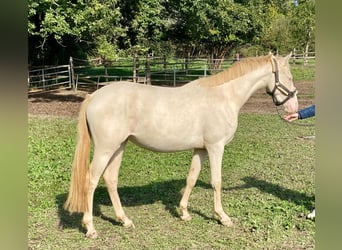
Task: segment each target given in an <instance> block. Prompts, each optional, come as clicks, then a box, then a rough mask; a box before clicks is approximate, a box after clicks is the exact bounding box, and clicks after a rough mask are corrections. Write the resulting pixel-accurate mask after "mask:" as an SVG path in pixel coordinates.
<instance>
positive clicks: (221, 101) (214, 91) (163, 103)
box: [64, 55, 298, 238]
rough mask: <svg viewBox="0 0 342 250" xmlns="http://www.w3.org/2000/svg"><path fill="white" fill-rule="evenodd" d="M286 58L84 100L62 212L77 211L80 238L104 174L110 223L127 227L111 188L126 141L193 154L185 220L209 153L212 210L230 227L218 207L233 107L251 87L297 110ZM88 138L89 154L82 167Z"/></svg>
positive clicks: (234, 120) (113, 89) (109, 90)
mask: <svg viewBox="0 0 342 250" xmlns="http://www.w3.org/2000/svg"><path fill="white" fill-rule="evenodd" d="M289 57H290V55H289V56H287V57H275V56H273V55H268V56H263V57H256V58H246V59H244V60H242V61H239V62H236V63H235V64H233V66H232V67H230V68H229V69H227V70H225V71H223V72H221V73H219V74H216V75H213V76H210V77H207V78H201V79H198V80H195V81H192V82H190V83H188V84H186V85H184V86H182V87H177V88H167V87H156V86H148V85H142V84H136V83H131V82H116V83H113V84H110V85H107V86H105V87H103V88H101V89H99V90H97V91H95V92H94V93H93V94H91V95H88V96H87V97H86V98H85V100H84V102H83V103H82V106H81V109H80V113H79V122H78V142H77V147H76V151H75V157H74V162H73V168H72V174H71V186H70V191H69V196H68V199H67V201H66V203H65V205H64V207H65V208H66V209H67V210H69V211H70V212H82V213H84V216H83V224H84V226H85V227H86V229H87V233H86V235H87V236H88V237H90V238H93V237H96V236H97V233H96V231H95V228H94V225H93V215H92V213H93V196H94V191H95V189H96V186H97V185H98V181H99V178H100V177H101V175H102V174H103V178H104V180H105V183H106V186H107V188H108V192H109V195H110V198H111V201H112V204H113V207H114V212H115V216H116V219H117V220H118V221H120V222H122V223H123V225H124V226H125V227H131V226H132V227H134V224H133V222H132V221H131V220H130V219H129V218H128V217H127V216H126V214H125V212H124V210H123V208H122V206H121V202H120V198H119V195H118V189H117V185H118V174H119V168H120V163H121V159H122V155H123V152H124V148H125V145H126V143H127V141H128V140H130V141H132V142H134V143H136V144H137V145H139V146H141V147H144V148H147V149H150V150H153V151H159V152H175V151H181V150H189V149H194V153H193V158H192V162H191V167H190V171H189V174H188V177H187V180H186V187H185V190H184V193H183V196H182V199H181V201H180V213H181V219H182V220H186V221H187V220H190V219H191V216H190V214H189V212H188V210H187V205H188V200H189V196H190V192H191V190H192V188H193V187H194V186H195V183H196V180H197V178H198V175H199V172H200V169H201V166H202V164H203V162H204V161H205V159H206V156H207V155H209V163H210V170H211V185H212V187H213V189H214V211H215V214H216V215H217V216H218V217H219V220H220V222H221V223H222V224H223V225H225V226H231V225H232V221H231V219H230V218H229V217H228V215H227V214H226V213H225V212H224V211H223V208H222V205H221V164H222V155H223V151H224V146H225V145H226V144H227V143H229V142H230V141H231V140H232V139H233V136H234V133H235V131H236V128H237V126H238V113H239V110H240V108H241V107H242V105H243V104H244V103H245V102H246V101H247V100H248V98H249V97H250V96H251V95H252V94H253V93H254V92H255V91H256V90H257V89H260V88H265V89H266V91H267V92H268V93H269V94H270V95H271V96H272V98H273V101H274V103H275V104H276V105H281V104H284V107H285V110H286V111H287V112H289V113H293V112H296V111H297V109H298V103H297V96H296V89H295V87H294V84H293V81H292V75H291V72H290V69H289V63H288V60H289ZM91 140H92V141H93V143H94V155H93V160H92V162H91V164H90V167H88V166H89V156H90V145H91Z"/></svg>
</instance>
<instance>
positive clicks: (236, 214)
mask: <svg viewBox="0 0 342 250" xmlns="http://www.w3.org/2000/svg"><path fill="white" fill-rule="evenodd" d="M313 134H314V128H313V127H299V126H292V125H289V124H286V123H283V122H282V121H281V120H280V119H279V118H278V117H277V116H275V115H251V114H241V115H240V120H239V127H238V130H237V132H236V134H235V138H234V140H233V141H232V142H231V143H230V144H229V145H227V147H226V149H225V154H224V159H223V171H222V186H223V191H222V200H223V206H224V209H225V210H226V212H227V214H228V215H230V217H231V218H232V219H233V222H234V226H233V227H232V228H226V227H223V226H222V225H220V224H219V223H218V222H217V220H216V219H215V218H214V216H213V191H212V189H211V186H210V184H209V183H210V175H209V166H208V163H206V165H205V167H203V169H202V171H201V174H200V177H199V180H198V182H197V185H196V187H195V188H194V190H193V192H192V195H191V197H190V204H189V210H190V213H191V215H192V217H193V219H192V220H191V221H190V222H183V221H181V220H180V218H179V214H178V208H177V207H178V203H179V201H180V192H181V190H182V188H183V187H184V185H185V178H186V175H187V172H188V165H189V163H190V160H191V152H179V153H174V154H160V153H153V152H150V151H147V150H144V149H141V148H139V147H137V146H135V145H133V144H131V143H129V144H128V145H127V148H126V151H125V155H124V159H123V162H122V167H121V171H120V177H119V193H120V196H121V201H122V204H123V206H124V209H125V211H126V214H127V215H128V216H129V217H130V218H131V219H132V220H133V221H134V223H135V226H136V228H135V229H125V228H123V227H122V226H121V225H119V224H118V223H117V222H116V221H115V220H114V216H113V209H112V206H111V203H110V200H109V197H108V194H107V191H106V188H105V186H104V184H103V181H102V180H101V183H100V185H99V187H98V188H97V190H96V193H95V198H94V210H95V216H94V223H95V227H96V229H97V231H98V233H99V237H98V238H97V239H94V240H90V239H87V238H86V237H85V235H84V229H83V228H82V227H81V219H82V217H81V215H80V214H74V215H69V214H68V213H67V212H66V211H64V210H63V208H62V206H63V203H64V201H65V199H66V196H67V191H68V188H69V178H70V169H71V162H72V158H73V153H74V146H75V138H76V121H75V120H74V119H69V118H53V117H45V118H42V117H29V145H28V152H29V159H28V177H29V194H28V197H29V198H28V199H29V204H28V206H29V208H28V225H29V229H28V232H29V233H28V242H29V249H314V245H315V239H314V235H315V223H314V222H313V221H311V220H307V219H305V215H306V214H307V213H309V212H310V209H311V208H312V207H313V206H314V199H315V195H314V177H315V175H314V169H315V167H314V162H315V160H314V158H315V143H314V141H312V140H306V139H302V137H303V136H308V135H313Z"/></svg>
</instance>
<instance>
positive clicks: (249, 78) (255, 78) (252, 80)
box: [224, 68, 272, 110]
mask: <svg viewBox="0 0 342 250" xmlns="http://www.w3.org/2000/svg"><path fill="white" fill-rule="evenodd" d="M267 70H268V69H267V68H265V69H260V73H257V72H253V73H251V74H247V75H245V76H242V77H239V78H237V79H234V80H232V81H230V82H228V83H225V84H224V88H226V89H227V91H226V93H228V95H229V97H228V98H229V100H228V101H229V102H231V101H233V102H234V103H235V106H236V108H237V109H238V110H240V108H241V107H242V106H243V105H244V104H245V103H246V102H247V101H248V99H249V98H250V97H251V96H252V95H253V93H255V92H256V91H257V90H258V89H261V88H266V86H267V83H268V82H269V81H270V80H271V77H272V75H271V74H270V73H269V71H267Z"/></svg>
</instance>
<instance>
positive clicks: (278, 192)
mask: <svg viewBox="0 0 342 250" xmlns="http://www.w3.org/2000/svg"><path fill="white" fill-rule="evenodd" d="M242 180H243V181H244V182H245V184H244V185H241V186H237V187H232V188H227V189H225V190H237V189H246V188H257V189H259V190H260V191H261V192H264V193H269V194H272V195H274V196H276V197H278V198H279V199H281V200H285V201H289V202H292V203H294V204H296V205H300V206H305V208H306V209H307V210H312V208H313V203H314V201H315V197H314V196H308V195H306V194H305V193H301V192H298V191H295V190H291V189H288V188H284V187H282V186H280V185H278V184H273V183H270V182H267V181H264V180H259V179H257V178H255V177H245V178H242Z"/></svg>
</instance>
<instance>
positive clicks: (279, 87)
mask: <svg viewBox="0 0 342 250" xmlns="http://www.w3.org/2000/svg"><path fill="white" fill-rule="evenodd" d="M272 60H273V62H274V65H275V70H274V71H273V73H274V78H275V84H274V87H273V90H272V91H267V94H269V95H270V96H272V99H273V103H274V104H275V105H276V106H280V105H282V104H284V103H285V102H287V101H288V100H289V99H290V98H292V97H294V96H295V94H296V92H297V90H296V89H294V90H293V91H290V90H289V89H288V88H286V86H285V85H284V84H282V83H281V82H280V81H279V69H278V62H277V60H275V59H273V58H272ZM276 90H279V91H280V92H281V93H282V94H283V95H285V96H286V98H285V99H284V100H282V101H278V100H277V98H276V97H275V92H276Z"/></svg>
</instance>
